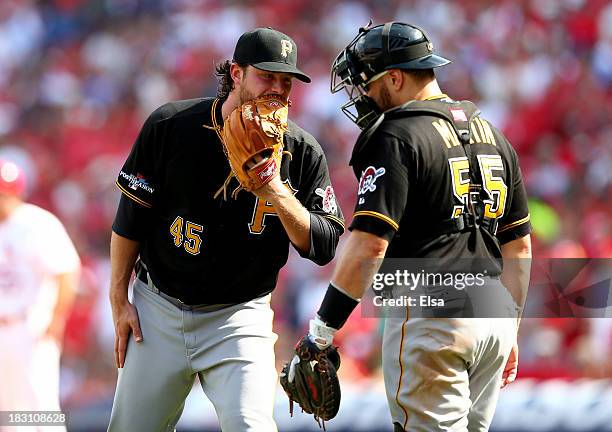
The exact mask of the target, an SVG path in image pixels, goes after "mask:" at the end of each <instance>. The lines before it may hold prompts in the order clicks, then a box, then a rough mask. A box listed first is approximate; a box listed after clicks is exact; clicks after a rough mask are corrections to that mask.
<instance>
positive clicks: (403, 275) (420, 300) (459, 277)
mask: <svg viewBox="0 0 612 432" xmlns="http://www.w3.org/2000/svg"><path fill="white" fill-rule="evenodd" d="M487 274H488V271H487V270H484V271H483V272H481V273H462V272H458V273H450V272H446V273H441V272H428V271H425V270H423V269H422V270H420V271H418V272H416V273H415V272H412V271H409V270H407V269H403V270H400V269H396V270H395V271H393V272H391V273H381V272H378V273H376V274H375V275H374V281H373V283H372V290H373V291H374V297H373V299H372V301H373V304H374V306H378V307H398V306H399V307H405V306H409V307H414V306H421V307H443V306H444V305H445V299H444V298H443V297H436V296H434V295H433V294H427V293H423V292H422V289H421V288H423V287H443V288H449V289H450V288H452V289H455V290H459V291H461V290H464V289H466V288H471V287H483V286H485V284H486V278H487ZM394 290H397V291H398V292H400V293H404V294H401V295H396V296H394V295H393V292H394Z"/></svg>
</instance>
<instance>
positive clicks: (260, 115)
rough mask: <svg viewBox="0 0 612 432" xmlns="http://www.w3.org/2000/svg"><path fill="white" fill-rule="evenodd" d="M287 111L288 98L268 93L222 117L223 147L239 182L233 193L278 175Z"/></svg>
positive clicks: (255, 185)
mask: <svg viewBox="0 0 612 432" xmlns="http://www.w3.org/2000/svg"><path fill="white" fill-rule="evenodd" d="M287 115H288V104H287V100H286V99H284V98H283V97H281V96H279V95H267V96H262V97H259V98H256V99H253V100H251V101H248V102H245V103H244V104H242V105H241V106H239V107H236V108H235V109H234V110H233V111H232V112H231V114H230V115H229V116H228V117H227V118H226V119H225V120H224V123H223V130H222V137H223V148H224V151H225V155H226V156H227V159H228V161H229V164H230V167H231V169H232V174H233V176H234V177H236V178H237V179H238V182H239V183H240V186H241V188H238V189H237V190H236V191H234V193H236V192H237V191H238V190H240V189H246V190H247V191H254V190H256V189H259V188H260V187H262V186H263V185H265V184H266V183H268V182H269V181H270V180H272V179H273V178H274V177H275V176H276V175H278V173H279V172H280V166H281V161H282V157H283V135H284V134H285V132H286V131H287ZM229 179H231V175H230V177H228V180H229ZM227 183H228V181H226V185H225V186H227Z"/></svg>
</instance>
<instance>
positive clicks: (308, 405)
mask: <svg viewBox="0 0 612 432" xmlns="http://www.w3.org/2000/svg"><path fill="white" fill-rule="evenodd" d="M311 325H312V324H311ZM339 367H340V355H339V354H338V350H337V348H336V347H335V346H333V345H330V344H327V343H326V342H325V340H324V339H322V340H318V339H315V340H314V341H312V340H311V338H310V336H309V335H307V336H304V337H303V338H302V339H301V340H300V341H299V342H298V343H297V345H296V346H295V355H294V357H293V359H292V360H291V361H290V362H288V363H285V365H284V366H283V370H282V371H281V374H280V383H281V385H282V386H283V389H284V390H285V393H287V396H288V397H289V412H290V414H291V415H292V416H293V402H294V401H295V402H297V403H298V404H299V405H300V407H302V411H305V412H307V413H308V414H314V418H315V420H316V421H317V423H319V426H321V424H322V425H323V430H325V421H326V420H331V419H332V418H334V417H335V416H336V414H337V413H338V409H339V408H340V383H339V381H338V376H337V374H336V371H337V370H338V368H339ZM319 420H321V422H319Z"/></svg>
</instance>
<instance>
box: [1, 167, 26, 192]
mask: <svg viewBox="0 0 612 432" xmlns="http://www.w3.org/2000/svg"><path fill="white" fill-rule="evenodd" d="M25 188H26V179H25V174H24V172H23V171H22V169H21V168H19V167H18V166H17V165H16V164H15V163H14V162H11V161H7V160H2V159H0V194H7V195H13V196H18V197H21V196H23V194H24V192H25Z"/></svg>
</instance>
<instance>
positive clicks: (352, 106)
mask: <svg viewBox="0 0 612 432" xmlns="http://www.w3.org/2000/svg"><path fill="white" fill-rule="evenodd" d="M366 32H367V26H366V27H365V28H361V29H360V32H359V34H358V35H357V37H356V38H355V39H354V40H353V41H352V42H351V43H350V44H349V45H348V46H347V47H346V48H345V49H344V50H342V52H340V54H338V56H337V57H336V59H335V60H334V63H333V64H332V71H331V72H332V73H331V92H332V93H337V92H339V91H340V90H342V89H344V90H345V91H346V93H347V94H348V97H349V100H348V102H347V103H345V104H344V105H342V107H341V109H342V112H343V113H344V114H345V115H346V116H347V117H348V118H349V119H351V121H353V122H354V123H356V124H357V126H359V127H360V128H361V129H366V128H367V127H368V126H369V125H371V124H372V123H374V121H375V120H376V119H377V118H378V116H379V115H380V114H381V111H380V109H379V108H378V106H377V105H376V103H375V102H374V100H372V98H370V97H369V96H367V91H368V90H367V89H368V84H370V83H371V82H372V81H374V80H375V79H377V78H379V77H380V76H381V74H377V73H374V72H373V71H372V70H371V68H370V67H366V65H365V64H363V63H362V62H360V61H359V60H358V59H357V57H356V55H355V53H354V47H355V44H356V43H357V42H358V41H359V39H360V38H361V37H362V36H363V35H364V34H365V33H366Z"/></svg>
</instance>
